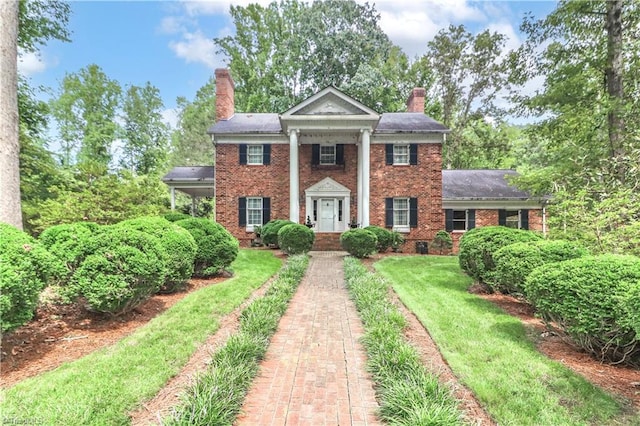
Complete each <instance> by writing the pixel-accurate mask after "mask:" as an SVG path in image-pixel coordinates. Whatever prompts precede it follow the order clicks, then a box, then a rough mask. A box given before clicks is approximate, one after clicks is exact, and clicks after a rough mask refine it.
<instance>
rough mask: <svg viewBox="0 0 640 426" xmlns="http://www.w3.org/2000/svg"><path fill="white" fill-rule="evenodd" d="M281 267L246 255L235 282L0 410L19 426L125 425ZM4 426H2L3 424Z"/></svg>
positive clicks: (41, 382) (58, 372) (43, 378)
mask: <svg viewBox="0 0 640 426" xmlns="http://www.w3.org/2000/svg"><path fill="white" fill-rule="evenodd" d="M280 266H281V261H280V260H279V259H277V258H276V257H274V256H273V254H272V253H271V252H270V251H258V250H241V251H240V253H239V255H238V258H237V259H236V260H235V262H234V263H233V264H232V268H233V269H234V271H235V275H234V277H233V278H231V279H229V280H227V281H224V282H222V283H220V284H216V285H213V286H209V287H205V288H202V289H200V290H198V291H196V292H194V293H191V294H189V295H187V296H186V297H185V298H184V299H182V300H181V301H180V302H178V303H176V304H175V305H174V306H173V307H171V308H170V309H168V310H167V311H166V312H164V313H163V314H161V315H160V316H158V317H156V318H155V319H154V320H152V321H151V322H149V324H147V325H146V326H144V327H141V328H140V329H138V330H137V331H136V332H134V333H133V334H132V335H130V336H129V337H127V338H125V339H123V340H121V341H120V342H119V343H117V344H115V345H113V346H110V347H107V348H105V349H103V350H100V351H98V352H95V353H93V354H91V355H88V356H86V357H84V358H81V359H79V360H77V361H74V362H71V363H67V364H63V365H62V366H61V367H59V368H57V369H55V370H53V371H50V372H48V373H44V374H42V375H40V376H37V377H34V378H31V379H27V380H24V381H22V382H20V383H18V384H17V385H15V386H13V387H12V388H9V389H8V390H7V391H6V392H5V395H4V397H3V401H2V403H1V405H0V412H1V413H2V417H3V419H5V420H6V421H9V420H7V419H10V420H11V421H13V422H14V423H17V422H21V423H25V422H31V423H33V424H36V423H37V424H47V425H49V424H51V425H53V424H56V425H83V424H86V425H120V424H128V423H129V417H128V412H129V411H131V410H133V409H135V408H136V407H137V406H138V405H139V404H140V403H141V402H143V401H145V400H147V399H150V398H152V397H153V396H154V395H155V394H156V393H157V392H158V391H159V390H160V389H161V388H162V386H164V384H165V383H166V382H167V380H169V379H170V378H171V377H172V376H173V375H175V374H176V373H178V372H179V371H180V369H181V368H182V366H183V365H184V364H185V363H186V362H187V360H188V359H189V357H190V356H191V354H192V353H193V352H194V351H195V350H196V349H197V348H198V347H199V346H200V344H202V342H204V340H206V338H207V336H208V335H210V334H212V333H214V332H215V331H216V330H217V329H218V327H219V320H220V319H221V318H222V317H223V316H224V315H226V314H228V313H230V312H231V311H233V310H234V309H235V308H236V307H238V306H239V305H240V304H241V303H242V301H244V300H245V299H246V298H247V297H248V296H249V295H250V294H251V293H252V292H253V291H254V290H255V289H257V288H258V287H260V286H261V285H262V284H263V283H264V282H265V281H266V280H267V279H268V278H269V277H270V276H272V275H273V274H274V273H275V272H276V271H277V270H278V269H279V268H280ZM3 421H4V420H3Z"/></svg>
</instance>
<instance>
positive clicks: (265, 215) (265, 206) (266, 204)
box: [262, 197, 271, 225]
mask: <svg viewBox="0 0 640 426" xmlns="http://www.w3.org/2000/svg"><path fill="white" fill-rule="evenodd" d="M270 220H271V198H269V197H263V198H262V224H263V225H264V224H265V223H267V222H269V221H270Z"/></svg>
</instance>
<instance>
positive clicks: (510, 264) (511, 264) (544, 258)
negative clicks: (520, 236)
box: [493, 240, 589, 294]
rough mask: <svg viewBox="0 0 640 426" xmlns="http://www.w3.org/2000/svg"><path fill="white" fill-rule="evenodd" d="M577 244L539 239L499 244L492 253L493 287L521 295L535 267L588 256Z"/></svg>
mask: <svg viewBox="0 0 640 426" xmlns="http://www.w3.org/2000/svg"><path fill="white" fill-rule="evenodd" d="M588 254H589V252H588V251H587V250H586V249H585V248H584V247H582V246H581V245H580V244H579V243H577V242H574V241H565V240H541V241H534V242H529V243H515V244H510V245H508V246H505V247H502V248H501V249H499V250H498V251H496V253H495V254H494V256H493V260H494V262H495V265H496V270H495V275H494V276H495V280H494V283H493V288H494V289H495V290H498V291H501V292H503V293H519V294H523V292H524V289H523V286H524V281H525V279H526V278H527V276H528V275H529V274H530V273H531V271H533V270H534V269H535V268H537V267H538V266H541V265H544V264H546V263H552V262H561V261H563V260H569V259H575V258H577V257H583V256H586V255H588Z"/></svg>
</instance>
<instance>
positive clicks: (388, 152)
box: [384, 143, 393, 166]
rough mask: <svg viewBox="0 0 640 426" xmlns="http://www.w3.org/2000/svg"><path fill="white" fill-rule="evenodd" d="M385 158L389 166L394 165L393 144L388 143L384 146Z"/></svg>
mask: <svg viewBox="0 0 640 426" xmlns="http://www.w3.org/2000/svg"><path fill="white" fill-rule="evenodd" d="M384 154H385V155H384V158H385V159H386V163H387V166H390V165H392V164H393V144H392V143H388V144H386V145H385V146H384Z"/></svg>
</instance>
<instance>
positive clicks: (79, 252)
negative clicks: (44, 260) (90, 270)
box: [38, 222, 99, 285]
mask: <svg viewBox="0 0 640 426" xmlns="http://www.w3.org/2000/svg"><path fill="white" fill-rule="evenodd" d="M93 225H95V227H94V226H91V225H89V226H88V225H87V223H86V222H75V223H67V224H62V225H54V226H51V227H49V228H47V229H45V230H44V231H43V232H42V233H41V234H40V236H39V237H38V240H39V241H40V242H41V243H42V244H43V245H44V246H45V247H46V248H47V250H49V252H50V253H51V254H52V255H54V256H55V257H56V258H58V259H59V260H60V262H62V264H63V265H64V266H65V268H64V271H63V273H62V274H61V275H60V276H57V277H55V279H56V284H60V285H64V284H66V281H67V280H68V279H69V277H71V275H73V273H74V271H75V270H76V269H77V268H78V266H80V263H81V262H82V261H83V260H84V258H85V257H86V256H88V255H89V254H91V249H90V248H89V246H88V244H89V240H90V239H91V236H92V235H93V233H94V232H95V231H97V229H98V226H99V225H96V224H93Z"/></svg>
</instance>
